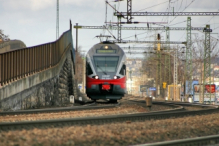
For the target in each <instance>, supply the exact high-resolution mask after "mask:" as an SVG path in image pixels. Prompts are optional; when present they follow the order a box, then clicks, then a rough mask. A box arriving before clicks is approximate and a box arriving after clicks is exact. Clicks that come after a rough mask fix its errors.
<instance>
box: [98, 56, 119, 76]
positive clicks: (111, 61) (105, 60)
mask: <svg viewBox="0 0 219 146" xmlns="http://www.w3.org/2000/svg"><path fill="white" fill-rule="evenodd" d="M118 60H119V57H118V56H94V63H95V66H96V69H97V72H116V68H117V64H118Z"/></svg>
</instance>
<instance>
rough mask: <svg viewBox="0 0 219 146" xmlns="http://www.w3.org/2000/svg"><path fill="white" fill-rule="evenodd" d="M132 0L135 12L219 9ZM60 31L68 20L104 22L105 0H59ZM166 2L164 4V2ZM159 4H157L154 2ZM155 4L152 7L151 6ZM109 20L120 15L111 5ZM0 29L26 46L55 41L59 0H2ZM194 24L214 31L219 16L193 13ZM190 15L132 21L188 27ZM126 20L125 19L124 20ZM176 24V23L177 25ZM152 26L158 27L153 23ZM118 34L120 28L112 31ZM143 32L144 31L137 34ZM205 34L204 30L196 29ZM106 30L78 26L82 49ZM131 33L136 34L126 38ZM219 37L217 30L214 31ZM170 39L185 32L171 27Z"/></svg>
mask: <svg viewBox="0 0 219 146" xmlns="http://www.w3.org/2000/svg"><path fill="white" fill-rule="evenodd" d="M170 1H171V2H170V3H169V0H133V2H132V5H133V7H132V11H133V12H136V11H139V10H142V9H144V10H143V12H145V11H148V12H168V11H172V9H173V7H174V11H175V12H182V11H183V12H219V0H170ZM109 2H110V4H111V5H115V4H116V7H117V9H118V10H119V11H121V12H126V11H127V10H126V3H127V2H126V0H125V1H123V2H119V3H115V2H112V0H109ZM59 3H60V4H59V12H60V13H59V21H60V23H59V35H61V34H62V33H63V32H64V31H66V30H68V29H69V20H70V19H71V20H72V24H73V25H75V23H79V25H85V26H102V25H104V24H105V23H104V22H105V7H106V5H105V0H59ZM161 3H163V4H161ZM154 5H157V6H154ZM152 6H153V7H152ZM107 9H108V13H107V21H112V22H116V21H117V18H116V17H114V16H113V11H112V8H111V7H109V6H108V7H107ZM0 16H1V23H0V29H2V30H3V31H4V34H5V35H9V37H10V39H19V40H22V41H23V42H24V43H25V44H26V45H27V46H35V45H39V44H44V43H47V42H52V41H54V40H55V39H56V0H0ZM191 18H192V26H193V27H204V26H205V25H206V24H210V25H211V28H212V29H213V32H214V33H218V32H219V16H214V17H212V16H208V17H201V16H191ZM186 20H187V17H180V16H179V17H176V18H175V17H173V16H171V17H162V16H158V17H155V16H153V17H148V16H147V17H146V16H142V17H134V19H133V21H141V22H169V24H164V25H169V26H170V27H171V26H172V27H186ZM122 21H126V20H124V19H123V20H122ZM174 24H175V25H174ZM123 26H130V27H135V26H136V27H138V26H139V27H140V26H141V27H142V26H145V27H146V24H139V25H134V24H132V25H123ZM152 27H158V26H157V25H152ZM144 32H145V33H144ZM112 33H113V34H114V36H115V37H117V31H112ZM139 33H144V34H142V35H137V34H139ZM157 33H161V35H162V39H163V40H165V32H157ZM192 33H198V35H200V36H202V35H203V34H202V33H199V32H197V31H193V32H192ZM100 34H106V35H109V34H108V33H104V31H103V30H91V29H80V30H79V46H81V47H82V49H83V50H86V51H87V50H88V49H89V48H91V47H92V46H93V45H94V44H96V43H98V42H99V39H97V38H95V36H97V35H100ZM153 34H155V32H146V31H126V30H124V31H122V38H123V39H124V40H135V39H136V38H135V37H134V36H135V35H137V39H138V40H142V41H143V40H145V41H148V40H153V38H152V37H149V36H151V35H153ZM72 35H73V41H74V46H75V44H76V43H75V40H76V39H75V38H76V37H75V29H73V34H72ZM129 36H133V37H130V38H127V37H129ZM212 36H214V37H215V38H218V36H219V35H218V34H212ZM170 39H171V41H186V32H182V31H171V32H170ZM129 45H130V46H136V47H139V46H146V44H126V45H124V44H121V46H129Z"/></svg>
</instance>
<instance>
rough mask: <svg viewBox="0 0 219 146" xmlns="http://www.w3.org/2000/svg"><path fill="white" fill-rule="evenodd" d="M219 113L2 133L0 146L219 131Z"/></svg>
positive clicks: (133, 140) (128, 141)
mask: <svg viewBox="0 0 219 146" xmlns="http://www.w3.org/2000/svg"><path fill="white" fill-rule="evenodd" d="M218 121H219V115H218V113H216V114H210V115H202V116H191V117H183V118H177V119H164V120H149V121H148V120H147V121H141V122H131V121H126V122H123V123H114V124H103V125H86V126H67V127H59V128H57V127H54V128H48V129H36V128H35V129H31V130H22V131H20V130H14V131H8V132H6V131H1V132H0V145H28V146H29V145H42V146H47V145H51V146H52V145H78V146H83V145H91V146H92V145H93V146H96V145H100V146H106V145H113V146H116V145H118V146H120V145H122V146H123V145H124V146H126V145H133V144H142V143H149V142H158V141H167V140H175V139H185V138H191V137H198V136H206V135H214V134H219V123H218Z"/></svg>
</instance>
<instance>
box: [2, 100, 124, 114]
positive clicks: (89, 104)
mask: <svg viewBox="0 0 219 146" xmlns="http://www.w3.org/2000/svg"><path fill="white" fill-rule="evenodd" d="M119 105H120V103H114V104H107V102H105V103H104V102H101V104H100V103H99V102H83V104H82V106H71V107H58V108H46V109H33V110H18V111H6V112H0V116H4V115H19V114H37V113H55V112H63V111H80V110H93V109H104V108H113V107H116V106H119Z"/></svg>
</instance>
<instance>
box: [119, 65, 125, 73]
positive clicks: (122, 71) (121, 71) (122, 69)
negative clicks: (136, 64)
mask: <svg viewBox="0 0 219 146" xmlns="http://www.w3.org/2000/svg"><path fill="white" fill-rule="evenodd" d="M125 70H126V65H125V64H123V66H122V68H121V70H120V72H119V74H121V75H125Z"/></svg>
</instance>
